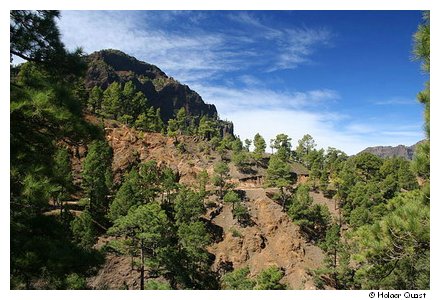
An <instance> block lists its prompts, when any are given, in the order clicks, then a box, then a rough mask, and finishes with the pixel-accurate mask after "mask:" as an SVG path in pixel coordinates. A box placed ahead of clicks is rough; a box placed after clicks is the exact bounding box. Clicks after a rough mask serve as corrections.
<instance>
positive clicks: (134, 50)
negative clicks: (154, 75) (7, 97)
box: [59, 11, 423, 154]
mask: <svg viewBox="0 0 440 300" xmlns="http://www.w3.org/2000/svg"><path fill="white" fill-rule="evenodd" d="M176 16H177V17H178V16H184V17H185V19H187V20H188V22H184V23H182V24H179V26H176V25H175V18H176ZM207 16H208V17H209V14H208V13H204V12H200V13H197V14H193V13H188V12H172V11H170V12H136V11H120V12H115V11H64V12H62V18H61V20H60V22H59V27H60V30H61V33H62V40H63V41H64V43H65V44H66V45H67V47H68V48H70V49H73V48H75V47H77V46H83V47H84V50H85V51H86V52H88V53H90V52H93V51H97V50H101V49H106V48H114V49H119V50H122V51H124V52H126V53H127V54H129V55H132V56H135V57H136V58H138V59H140V60H143V61H146V62H148V63H152V64H155V65H157V66H158V67H159V68H161V69H162V70H163V71H165V72H166V73H167V74H168V75H170V76H173V77H174V78H175V79H177V80H179V81H181V82H182V83H185V84H189V85H190V87H191V88H192V89H194V90H195V91H197V92H198V93H199V94H200V95H201V96H202V97H203V99H204V100H205V101H206V102H207V103H214V104H215V105H216V107H217V109H218V111H219V114H220V116H221V117H222V118H227V119H229V120H231V121H233V122H234V125H235V132H236V134H238V135H240V137H241V138H242V139H244V138H253V136H254V135H255V133H256V132H260V133H261V134H262V135H263V136H264V137H265V139H266V140H267V141H269V139H271V138H274V137H275V136H276V134H278V133H283V132H284V133H286V134H288V135H289V136H290V137H292V142H293V144H296V142H297V140H298V139H300V138H301V137H302V136H303V135H304V134H306V133H309V134H311V135H312V136H313V137H314V138H315V140H316V142H317V143H318V146H319V147H324V148H326V147H328V146H333V147H337V148H339V149H341V150H343V151H345V152H347V153H348V154H355V153H357V152H358V151H360V150H362V149H364V148H366V147H367V146H372V145H398V144H412V143H414V141H415V140H417V139H422V138H423V136H422V133H421V132H422V131H421V130H420V128H403V127H399V126H396V125H395V124H389V125H383V124H382V123H383V122H377V123H374V124H366V123H365V122H364V123H362V122H361V121H364V120H357V119H356V118H354V117H350V116H347V115H341V114H339V113H335V112H333V111H332V110H330V108H331V105H332V104H334V103H336V101H338V99H339V98H340V96H339V94H338V93H337V91H334V90H331V89H324V88H322V89H315V90H308V91H282V92H280V91H277V90H273V89H269V88H267V87H266V86H265V85H264V84H260V83H261V81H259V80H258V78H255V77H253V76H251V75H243V74H246V72H247V71H249V72H248V73H249V74H255V71H256V70H258V71H260V72H264V71H266V72H267V71H275V70H279V69H293V68H296V67H298V65H300V64H305V63H310V62H312V54H313V53H314V52H315V51H316V49H317V48H319V47H322V46H327V45H330V44H331V40H332V37H333V33H332V32H330V31H329V30H327V29H325V28H306V27H302V28H274V27H272V26H268V25H266V24H267V23H265V22H264V21H265V20H262V19H259V18H258V17H257V16H256V15H255V14H250V13H235V12H234V13H231V14H229V18H230V19H231V20H234V22H236V24H237V26H236V27H234V28H230V29H228V28H227V27H224V28H222V30H223V31H220V30H217V31H208V30H206V29H205V28H204V27H203V20H204V19H206V17H207ZM173 22H174V23H173ZM237 71H239V72H237ZM215 79H221V80H222V81H223V82H226V83H228V82H229V83H230V84H229V86H222V85H219V84H218V83H217V85H214V84H213V82H214V80H215ZM217 82H220V81H217ZM237 82H240V83H241V84H243V83H244V84H245V87H244V88H242V89H237V88H235V87H236V86H239V85H240V84H238V85H237ZM395 101H402V99H391V100H388V102H387V101H382V105H385V104H393V103H392V102H395ZM376 102H377V103H376V104H378V105H379V104H381V101H376ZM419 136H420V138H418V137H419Z"/></svg>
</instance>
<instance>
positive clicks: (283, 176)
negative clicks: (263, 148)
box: [266, 154, 292, 209]
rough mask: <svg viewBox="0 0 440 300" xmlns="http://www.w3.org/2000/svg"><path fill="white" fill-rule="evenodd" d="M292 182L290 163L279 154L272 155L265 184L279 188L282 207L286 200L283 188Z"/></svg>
mask: <svg viewBox="0 0 440 300" xmlns="http://www.w3.org/2000/svg"><path fill="white" fill-rule="evenodd" d="M291 184H292V179H291V173H290V165H289V164H287V163H286V162H285V161H283V159H282V158H280V157H279V155H278V154H277V155H272V156H271V157H270V159H269V166H268V168H267V175H266V186H270V187H276V188H278V189H279V190H280V194H281V200H282V205H283V209H284V207H285V202H286V197H287V195H286V193H285V189H286V188H287V187H289V186H290V185H291Z"/></svg>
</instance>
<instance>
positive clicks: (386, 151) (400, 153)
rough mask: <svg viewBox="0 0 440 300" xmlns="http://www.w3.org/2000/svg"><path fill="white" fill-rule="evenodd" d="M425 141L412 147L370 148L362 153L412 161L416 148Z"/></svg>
mask: <svg viewBox="0 0 440 300" xmlns="http://www.w3.org/2000/svg"><path fill="white" fill-rule="evenodd" d="M421 142H423V141H420V142H418V143H416V144H414V145H412V146H409V147H407V146H404V145H399V146H395V147H393V146H375V147H368V148H366V149H364V150H362V151H361V152H359V153H358V154H360V153H363V152H368V153H371V154H374V155H377V156H379V157H382V158H388V157H394V156H396V157H403V158H406V159H408V160H412V158H413V155H414V152H415V150H416V146H417V145H418V144H420V143H421Z"/></svg>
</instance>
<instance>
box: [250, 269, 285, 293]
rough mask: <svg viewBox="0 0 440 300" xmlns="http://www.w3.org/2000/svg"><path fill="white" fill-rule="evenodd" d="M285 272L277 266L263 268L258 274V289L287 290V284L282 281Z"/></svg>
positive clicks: (256, 287)
mask: <svg viewBox="0 0 440 300" xmlns="http://www.w3.org/2000/svg"><path fill="white" fill-rule="evenodd" d="M283 276H284V273H283V271H282V270H281V269H279V268H278V267H276V266H271V267H269V268H267V269H265V270H263V271H262V272H261V273H260V274H259V275H258V276H257V280H256V281H257V282H256V283H257V284H256V286H255V289H256V290H285V289H287V287H286V285H285V284H282V283H280V280H281V279H282V278H283Z"/></svg>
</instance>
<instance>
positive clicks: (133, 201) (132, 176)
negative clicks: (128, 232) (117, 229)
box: [108, 169, 146, 221]
mask: <svg viewBox="0 0 440 300" xmlns="http://www.w3.org/2000/svg"><path fill="white" fill-rule="evenodd" d="M140 180H141V178H140V176H139V173H138V171H137V170H136V169H133V170H131V172H130V173H129V174H127V175H126V176H125V179H124V182H123V183H122V185H121V187H120V188H119V190H118V191H117V193H116V196H115V199H114V200H113V202H112V203H111V204H110V207H109V213H108V216H109V218H110V219H111V220H113V221H115V220H116V219H118V218H119V217H121V216H125V215H127V213H128V211H129V209H130V208H131V207H132V206H134V205H139V204H142V203H145V202H146V201H145V200H146V199H144V197H143V191H142V190H141V188H140V187H141V183H140Z"/></svg>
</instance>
